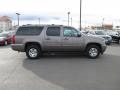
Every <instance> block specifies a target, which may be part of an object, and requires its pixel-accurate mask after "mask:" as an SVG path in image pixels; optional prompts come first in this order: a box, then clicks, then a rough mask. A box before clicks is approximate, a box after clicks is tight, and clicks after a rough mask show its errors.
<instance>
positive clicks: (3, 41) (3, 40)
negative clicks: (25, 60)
mask: <svg viewBox="0 0 120 90" xmlns="http://www.w3.org/2000/svg"><path fill="white" fill-rule="evenodd" d="M0 45H7V40H6V38H5V37H2V36H0Z"/></svg>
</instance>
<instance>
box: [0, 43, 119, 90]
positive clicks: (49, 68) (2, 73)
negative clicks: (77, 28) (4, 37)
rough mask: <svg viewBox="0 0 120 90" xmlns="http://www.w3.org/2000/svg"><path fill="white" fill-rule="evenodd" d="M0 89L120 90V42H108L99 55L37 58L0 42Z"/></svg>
mask: <svg viewBox="0 0 120 90" xmlns="http://www.w3.org/2000/svg"><path fill="white" fill-rule="evenodd" d="M0 90H120V45H118V44H113V45H111V46H108V48H107V50H106V52H105V54H104V55H102V56H101V57H100V58H98V59H88V58H86V57H85V56H82V55H79V54H77V55H76V54H67V55H44V56H42V57H41V58H40V59H38V60H29V59H27V58H26V56H25V53H18V52H15V51H13V50H12V49H11V48H10V46H0Z"/></svg>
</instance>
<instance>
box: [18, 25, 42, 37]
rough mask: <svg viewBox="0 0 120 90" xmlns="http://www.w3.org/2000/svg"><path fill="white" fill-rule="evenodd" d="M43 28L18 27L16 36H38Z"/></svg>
mask: <svg viewBox="0 0 120 90" xmlns="http://www.w3.org/2000/svg"><path fill="white" fill-rule="evenodd" d="M42 30H43V27H20V28H19V29H18V31H17V33H16V35H39V34H40V33H41V32H42Z"/></svg>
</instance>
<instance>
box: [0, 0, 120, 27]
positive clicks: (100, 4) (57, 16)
mask: <svg viewBox="0 0 120 90" xmlns="http://www.w3.org/2000/svg"><path fill="white" fill-rule="evenodd" d="M119 4H120V0H82V25H83V26H87V25H101V24H102V23H105V24H114V25H120V12H119V9H120V5H119ZM16 12H18V13H20V14H21V15H20V24H21V25H22V24H38V23H39V22H38V18H40V23H41V24H64V25H67V18H68V15H67V13H68V12H70V18H72V20H73V22H72V26H75V27H79V21H80V0H0V16H2V15H8V16H10V17H11V19H12V20H13V24H17V16H16V14H15V13H16ZM70 25H71V23H70Z"/></svg>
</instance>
